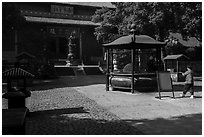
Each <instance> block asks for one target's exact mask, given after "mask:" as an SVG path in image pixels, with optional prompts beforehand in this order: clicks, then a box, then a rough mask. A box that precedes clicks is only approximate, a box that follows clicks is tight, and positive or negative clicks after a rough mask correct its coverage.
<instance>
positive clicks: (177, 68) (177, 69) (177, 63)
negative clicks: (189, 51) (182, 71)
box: [176, 60, 179, 75]
mask: <svg viewBox="0 0 204 137" xmlns="http://www.w3.org/2000/svg"><path fill="white" fill-rule="evenodd" d="M176 71H177V75H178V72H179V61H178V60H176Z"/></svg>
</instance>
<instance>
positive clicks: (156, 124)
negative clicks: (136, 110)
mask: <svg viewBox="0 0 204 137" xmlns="http://www.w3.org/2000/svg"><path fill="white" fill-rule="evenodd" d="M124 121H125V122H127V123H129V124H130V125H132V126H134V127H136V128H138V129H144V128H145V131H146V132H145V133H144V134H148V135H202V114H201V113H198V114H189V115H181V116H178V117H172V118H168V119H164V118H157V119H153V120H150V119H141V120H124ZM192 126H193V130H192ZM148 129H149V130H148ZM149 131H151V132H149Z"/></svg>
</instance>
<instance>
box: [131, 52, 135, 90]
mask: <svg viewBox="0 0 204 137" xmlns="http://www.w3.org/2000/svg"><path fill="white" fill-rule="evenodd" d="M131 52H132V53H131V57H132V59H131V60H132V81H131V92H132V93H134V90H135V87H134V72H135V67H134V66H135V49H134V48H133V49H132V51H131Z"/></svg>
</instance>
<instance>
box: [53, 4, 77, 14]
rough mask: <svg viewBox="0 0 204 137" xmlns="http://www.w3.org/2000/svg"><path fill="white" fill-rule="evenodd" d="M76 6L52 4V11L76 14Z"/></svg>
mask: <svg viewBox="0 0 204 137" xmlns="http://www.w3.org/2000/svg"><path fill="white" fill-rule="evenodd" d="M73 9H74V8H73V7H68V6H59V5H51V13H58V14H69V15H73V14H74V10H73Z"/></svg>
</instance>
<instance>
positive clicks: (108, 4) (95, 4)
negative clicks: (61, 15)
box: [57, 2, 115, 8]
mask: <svg viewBox="0 0 204 137" xmlns="http://www.w3.org/2000/svg"><path fill="white" fill-rule="evenodd" d="M57 3H63V4H70V5H80V6H90V7H108V8H115V6H114V5H113V4H112V3H111V2H57Z"/></svg>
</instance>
